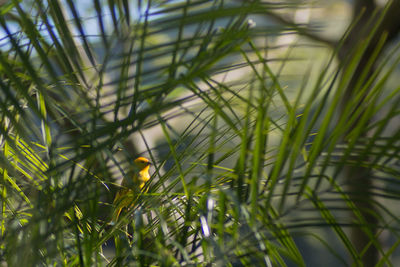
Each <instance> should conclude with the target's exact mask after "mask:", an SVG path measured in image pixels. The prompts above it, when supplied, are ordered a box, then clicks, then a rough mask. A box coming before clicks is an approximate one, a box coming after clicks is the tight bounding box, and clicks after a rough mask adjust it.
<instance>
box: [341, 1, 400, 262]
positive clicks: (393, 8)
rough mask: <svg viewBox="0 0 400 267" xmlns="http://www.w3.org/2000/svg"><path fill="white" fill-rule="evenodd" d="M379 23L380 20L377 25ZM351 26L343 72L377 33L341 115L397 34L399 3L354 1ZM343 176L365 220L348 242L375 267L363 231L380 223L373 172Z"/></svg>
mask: <svg viewBox="0 0 400 267" xmlns="http://www.w3.org/2000/svg"><path fill="white" fill-rule="evenodd" d="M379 20H381V21H380V22H379ZM353 23H355V24H354V26H353V28H352V30H351V31H350V33H349V35H348V36H347V38H346V39H345V40H344V44H343V46H342V47H341V48H340V51H339V55H338V57H339V60H340V62H341V63H342V64H344V69H343V72H344V73H345V72H346V70H347V67H348V65H347V63H349V62H347V61H348V60H352V58H353V56H354V55H355V53H356V52H357V51H356V50H357V49H359V48H360V45H363V43H364V45H365V42H367V40H368V38H371V32H372V31H373V30H374V28H376V31H375V33H374V34H373V36H372V39H370V42H369V43H368V44H367V47H366V49H365V52H364V53H363V54H362V56H361V60H360V61H359V64H358V66H357V67H356V69H355V71H354V73H353V76H352V78H351V80H350V82H349V85H348V87H347V89H346V91H345V92H344V95H343V100H342V110H341V112H343V109H344V107H345V106H346V105H347V104H348V103H349V101H350V100H351V99H352V98H353V97H354V94H355V93H357V88H356V86H357V83H358V84H359V85H360V82H361V85H363V84H365V83H366V81H367V80H368V79H369V77H371V75H372V73H373V72H374V70H375V65H376V61H377V60H379V56H378V57H376V59H374V58H373V54H374V52H376V51H377V49H379V42H381V41H383V42H384V43H383V47H385V46H386V45H387V44H388V43H390V41H391V40H393V38H394V37H396V35H397V34H398V32H399V30H400V1H399V0H395V1H392V2H390V3H389V4H388V9H387V10H386V12H385V13H384V10H383V9H379V7H378V6H377V5H376V3H375V1H373V0H357V1H354V7H353ZM378 23H380V24H378ZM385 35H386V37H385ZM383 38H385V39H383ZM381 51H382V50H381ZM368 62H369V63H371V62H372V67H371V68H370V69H366V68H368ZM365 72H367V73H368V75H367V76H366V78H364V80H361V79H363V77H362V75H363V73H365ZM364 105H365V103H363V102H362V100H361V101H360V103H358V106H357V109H364ZM357 123H358V122H355V124H354V125H353V127H356V125H357ZM353 127H352V128H353ZM350 131H352V129H350V130H349V132H350ZM367 135H368V133H367V132H365V133H364V136H365V137H367ZM367 157H368V156H365V155H360V156H355V157H354V158H352V160H354V162H368V161H369V160H370V159H369V157H368V158H367ZM343 173H344V175H345V179H346V180H347V184H348V185H349V192H350V195H351V196H352V200H353V202H354V204H355V205H356V206H357V208H358V210H359V211H360V213H361V215H362V217H363V218H364V220H365V226H364V225H363V226H361V227H354V228H352V232H351V241H352V243H353V245H354V246H355V248H356V250H357V251H358V252H362V251H364V252H365V253H364V254H363V257H362V259H361V260H362V263H363V266H366V267H368V266H375V265H376V263H377V262H378V260H379V254H378V250H377V249H376V248H375V246H374V245H373V244H372V243H371V237H370V236H369V235H368V233H367V232H366V231H370V234H372V235H374V236H376V234H377V226H378V224H379V218H378V216H379V215H378V211H377V210H376V208H375V205H374V202H373V198H374V196H373V193H372V189H373V176H372V175H373V173H372V170H371V169H370V168H368V167H363V166H357V165H355V166H346V167H345V168H344V172H343ZM354 218H355V217H354ZM356 221H357V220H356Z"/></svg>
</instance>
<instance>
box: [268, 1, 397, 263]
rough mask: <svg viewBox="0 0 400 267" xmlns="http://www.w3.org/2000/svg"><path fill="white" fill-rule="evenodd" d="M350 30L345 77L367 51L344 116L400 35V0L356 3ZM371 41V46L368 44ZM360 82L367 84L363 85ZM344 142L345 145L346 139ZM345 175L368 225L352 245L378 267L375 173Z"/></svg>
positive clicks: (357, 169) (343, 54)
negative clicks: (352, 63) (374, 239)
mask: <svg viewBox="0 0 400 267" xmlns="http://www.w3.org/2000/svg"><path fill="white" fill-rule="evenodd" d="M266 16H267V17H269V18H272V19H273V20H275V21H276V22H278V23H281V24H285V25H289V26H291V27H294V28H296V29H297V30H298V32H299V34H301V35H303V36H305V37H308V38H310V39H312V40H314V41H317V42H321V43H324V44H326V45H328V46H330V47H332V48H336V47H337V46H338V42H337V40H331V39H329V38H325V37H322V36H320V35H318V34H315V32H313V31H309V30H307V29H305V28H304V27H298V26H297V25H296V23H295V22H293V21H292V20H290V19H289V18H287V17H285V16H282V15H280V14H277V13H275V12H273V11H271V12H267V13H266ZM351 26H352V28H351V30H350V32H349V33H348V35H347V37H346V39H345V40H344V42H343V44H342V46H340V48H339V51H338V60H339V62H340V63H341V65H342V66H343V69H342V70H343V73H347V69H348V68H349V67H350V65H349V63H350V61H351V60H352V59H353V57H354V56H355V54H356V53H357V52H358V50H357V49H360V47H361V46H362V45H363V44H364V45H367V47H366V49H365V51H364V53H363V54H362V56H361V59H360V60H359V64H358V66H357V68H356V69H355V71H354V72H353V76H352V78H351V80H350V82H349V83H348V86H347V89H346V90H345V92H344V95H343V99H342V102H341V110H340V113H343V111H344V110H343V109H344V107H346V105H347V104H348V103H349V101H350V100H351V99H352V98H353V97H354V95H355V94H356V93H357V92H356V90H357V88H356V86H357V84H358V83H359V82H361V86H362V85H363V84H365V82H366V81H367V80H368V79H369V77H371V74H372V73H373V72H374V70H375V66H376V62H377V61H378V60H379V59H380V55H381V51H383V48H385V47H386V46H387V44H389V43H390V42H391V41H392V40H393V39H394V38H395V37H396V36H397V35H398V33H399V32H400V0H392V1H390V0H389V2H388V3H387V5H386V6H385V7H382V6H379V5H378V4H377V1H374V0H354V1H353V15H352V22H351ZM373 30H375V32H374V34H373V35H372V36H371V33H372V31H373ZM371 37H372V38H371ZM383 38H384V39H383ZM368 41H369V43H367V42H368ZM380 42H383V43H380ZM382 44H383V45H382ZM379 46H380V47H381V50H380V51H379V53H378V56H377V57H376V58H375V59H374V58H373V57H374V55H373V54H374V53H375V52H376V51H377V49H378V47H379ZM371 61H372V62H371ZM368 63H372V65H368ZM368 66H370V67H369V69H367V68H368ZM365 71H368V73H367V75H366V76H365V77H363V73H364V72H365ZM361 79H364V80H363V81H361ZM359 85H360V84H359ZM365 104H366V103H362V100H361V101H360V102H359V103H358V106H357V109H363V108H364V107H365V106H364V105H365ZM357 124H358V122H357V121H356V122H355V123H354V125H353V127H351V129H349V131H348V132H349V133H350V132H351V131H352V129H354V127H356V125H357ZM364 136H365V137H368V133H367V132H366V133H364ZM344 140H345V141H346V137H345V138H344ZM367 157H368V156H365V155H360V156H358V157H353V158H352V160H353V162H362V161H364V162H368V160H369V158H367ZM343 174H344V177H345V179H346V180H347V184H348V185H349V188H348V189H349V190H350V195H352V200H353V201H354V204H355V205H356V206H357V209H358V210H359V211H361V215H362V216H363V218H364V221H365V225H363V226H362V227H359V226H357V227H354V228H352V232H351V241H352V243H353V245H354V246H355V248H356V249H357V251H358V252H359V253H361V252H363V251H364V250H366V251H364V253H363V257H362V259H361V261H362V263H363V266H367V267H368V266H375V265H376V263H377V262H378V260H379V254H378V250H377V249H376V248H375V247H374V245H373V244H372V243H371V237H370V236H369V235H368V234H367V233H366V231H365V230H369V233H370V234H372V235H374V236H376V234H377V226H378V223H379V218H378V216H379V215H378V211H377V209H376V208H375V205H374V202H373V193H372V189H373V176H372V175H373V173H372V170H371V169H370V168H368V167H365V166H346V167H345V168H344V170H343ZM353 218H355V217H353ZM367 248H368V249H367Z"/></svg>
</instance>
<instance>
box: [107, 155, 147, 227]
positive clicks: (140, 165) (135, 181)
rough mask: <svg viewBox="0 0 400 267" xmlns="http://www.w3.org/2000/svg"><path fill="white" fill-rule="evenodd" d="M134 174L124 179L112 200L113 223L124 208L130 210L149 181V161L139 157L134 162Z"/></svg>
mask: <svg viewBox="0 0 400 267" xmlns="http://www.w3.org/2000/svg"><path fill="white" fill-rule="evenodd" d="M134 168H135V169H134V174H133V176H132V179H126V177H124V179H123V180H122V183H121V189H120V190H119V191H118V192H117V195H116V196H115V198H114V202H113V204H114V207H115V209H114V213H113V216H112V220H113V221H114V222H115V221H117V220H118V217H119V215H120V213H121V211H122V210H123V209H124V208H131V207H132V206H133V205H134V204H135V200H136V198H137V197H138V195H139V194H140V192H144V191H143V187H144V186H145V184H146V182H147V181H149V180H150V174H149V168H150V161H149V160H148V159H147V158H145V157H139V158H137V159H135V161H134Z"/></svg>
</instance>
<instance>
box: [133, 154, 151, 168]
mask: <svg viewBox="0 0 400 267" xmlns="http://www.w3.org/2000/svg"><path fill="white" fill-rule="evenodd" d="M134 162H135V165H136V166H137V167H138V168H139V169H140V170H143V169H145V168H148V167H149V166H150V161H149V160H148V159H147V158H145V157H138V158H137V159H135V161H134Z"/></svg>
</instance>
